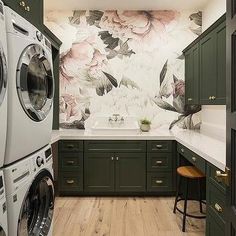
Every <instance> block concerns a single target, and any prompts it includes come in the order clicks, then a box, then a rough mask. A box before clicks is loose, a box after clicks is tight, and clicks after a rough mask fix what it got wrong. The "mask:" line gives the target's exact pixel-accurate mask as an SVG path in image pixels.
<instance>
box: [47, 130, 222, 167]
mask: <svg viewBox="0 0 236 236" xmlns="http://www.w3.org/2000/svg"><path fill="white" fill-rule="evenodd" d="M69 139H74V140H176V141H177V142H179V143H181V144H182V145H184V146H185V147H187V148H189V149H190V150H192V151H193V152H195V153H196V154H198V155H199V156H201V157H202V158H204V159H205V160H206V161H208V162H210V163H212V164H213V165H214V166H216V167H218V168H219V169H221V170H225V166H226V143H225V142H222V141H219V140H217V139H214V138H212V137H210V136H207V135H205V134H201V133H200V132H196V131H192V130H180V129H178V130H174V131H169V130H168V129H157V130H152V131H150V132H148V133H140V134H137V135H94V134H91V133H89V132H88V131H85V130H54V131H53V132H52V139H51V143H55V142H57V141H58V140H69Z"/></svg>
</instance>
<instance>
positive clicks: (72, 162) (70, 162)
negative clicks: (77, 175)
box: [66, 161, 75, 165]
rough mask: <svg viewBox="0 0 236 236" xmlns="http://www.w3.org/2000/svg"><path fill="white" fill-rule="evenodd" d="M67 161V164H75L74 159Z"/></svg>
mask: <svg viewBox="0 0 236 236" xmlns="http://www.w3.org/2000/svg"><path fill="white" fill-rule="evenodd" d="M66 163H67V164H70V165H73V164H75V162H74V161H67V162H66Z"/></svg>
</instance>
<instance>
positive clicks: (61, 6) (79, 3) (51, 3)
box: [44, 0, 208, 11]
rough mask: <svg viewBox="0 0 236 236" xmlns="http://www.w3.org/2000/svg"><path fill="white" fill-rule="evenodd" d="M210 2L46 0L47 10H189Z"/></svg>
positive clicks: (193, 0) (186, 0) (189, 0)
mask: <svg viewBox="0 0 236 236" xmlns="http://www.w3.org/2000/svg"><path fill="white" fill-rule="evenodd" d="M207 1H208V0H44V7H45V10H46V11H47V10H87V9H88V10H94V9H96V10H108V9H109V10H113V9H116V10H160V9H162V10H163V9H164V10H166V9H168V10H187V9H202V8H203V7H204V5H205V4H206V3H207Z"/></svg>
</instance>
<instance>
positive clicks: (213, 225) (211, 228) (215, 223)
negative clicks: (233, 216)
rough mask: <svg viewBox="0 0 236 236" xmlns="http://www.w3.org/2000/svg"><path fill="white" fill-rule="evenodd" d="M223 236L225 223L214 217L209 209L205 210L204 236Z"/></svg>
mask: <svg viewBox="0 0 236 236" xmlns="http://www.w3.org/2000/svg"><path fill="white" fill-rule="evenodd" d="M213 235H214V236H225V223H223V222H222V221H220V220H219V219H218V218H216V217H215V214H214V212H212V210H211V209H209V210H207V219H206V236H213Z"/></svg>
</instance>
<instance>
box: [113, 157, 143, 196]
mask: <svg viewBox="0 0 236 236" xmlns="http://www.w3.org/2000/svg"><path fill="white" fill-rule="evenodd" d="M115 159H116V169H115V170H116V191H117V192H124V191H125V192H129V191H130V192H131V191H132V192H145V191H146V154H145V153H116V157H115Z"/></svg>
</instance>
